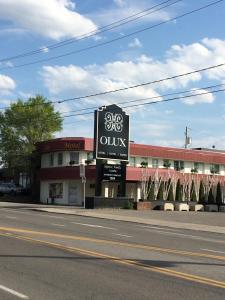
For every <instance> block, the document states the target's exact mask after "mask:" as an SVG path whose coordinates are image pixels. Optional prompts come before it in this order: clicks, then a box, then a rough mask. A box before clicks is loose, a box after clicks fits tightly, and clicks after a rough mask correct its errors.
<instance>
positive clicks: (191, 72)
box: [53, 63, 225, 103]
mask: <svg viewBox="0 0 225 300" xmlns="http://www.w3.org/2000/svg"><path fill="white" fill-rule="evenodd" d="M223 66H225V63H221V64H218V65H213V66H210V67H205V68H202V69H197V70H194V71H190V72H187V73H182V74H178V75H173V76H170V77H166V78H162V79H157V80H153V81H148V82H144V83H140V84H136V85H131V86H127V87H124V88H119V89H114V90H109V91H104V92H100V93H95V94H89V95H85V96H79V97H74V98H68V99H64V100H58V101H55V102H57V103H64V102H68V101H72V100H79V99H86V98H92V97H96V96H102V95H107V94H112V93H117V92H121V91H126V90H129V89H134V88H138V87H142V86H146V85H151V84H156V83H160V82H164V81H167V80H172V79H176V78H180V77H184V76H188V75H192V74H196V73H200V72H204V71H208V70H212V69H215V68H219V67H223ZM53 103H54V102H53Z"/></svg>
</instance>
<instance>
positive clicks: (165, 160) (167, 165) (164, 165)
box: [163, 159, 171, 169]
mask: <svg viewBox="0 0 225 300" xmlns="http://www.w3.org/2000/svg"><path fill="white" fill-rule="evenodd" d="M170 166H171V163H170V161H169V159H164V160H163V167H164V168H167V169H169V168H170Z"/></svg>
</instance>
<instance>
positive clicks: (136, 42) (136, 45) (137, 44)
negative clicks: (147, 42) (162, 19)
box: [128, 38, 142, 48]
mask: <svg viewBox="0 0 225 300" xmlns="http://www.w3.org/2000/svg"><path fill="white" fill-rule="evenodd" d="M128 47H129V48H141V47H142V43H141V42H140V40H139V39H138V38H135V39H133V41H132V42H130V43H129V44H128Z"/></svg>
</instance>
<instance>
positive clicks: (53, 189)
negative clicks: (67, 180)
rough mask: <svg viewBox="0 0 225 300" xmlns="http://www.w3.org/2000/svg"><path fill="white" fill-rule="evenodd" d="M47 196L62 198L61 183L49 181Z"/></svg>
mask: <svg viewBox="0 0 225 300" xmlns="http://www.w3.org/2000/svg"><path fill="white" fill-rule="evenodd" d="M49 197H50V198H63V184H62V183H50V184H49Z"/></svg>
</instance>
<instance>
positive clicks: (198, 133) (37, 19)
mask: <svg viewBox="0 0 225 300" xmlns="http://www.w3.org/2000/svg"><path fill="white" fill-rule="evenodd" d="M214 1H215V0H198V1H195V0H183V1H177V2H176V0H171V1H167V2H166V1H165V0H164V1H163V0H154V1H153V0H152V1H150V0H111V1H110V0H98V1H96V0H95V1H94V0H85V1H82V0H76V1H72V0H48V1H46V0H39V1H35V0H29V1H27V0H20V1H18V0H8V1H5V0H0V8H1V9H0V41H1V43H0V60H3V59H6V60H5V61H2V62H0V108H4V107H6V106H8V105H9V104H10V103H11V102H14V101H16V99H18V98H21V99H23V100H26V99H27V98H28V97H29V96H34V95H35V94H42V95H44V96H45V97H47V98H48V99H49V100H53V101H55V100H60V99H67V98H71V97H78V96H83V95H88V94H93V93H100V92H103V91H108V90H113V89H118V88H122V87H126V86H132V85H136V84H140V83H143V82H149V81H153V80H157V79H161V78H165V77H169V76H173V75H177V74H181V73H186V72H190V71H193V70H196V69H201V68H204V67H208V66H211V65H217V64H220V63H224V62H225V31H224V28H225V1H221V2H220V3H218V4H216V5H214V6H211V7H209V8H207V9H204V10H202V11H199V12H197V13H194V14H191V15H189V16H186V17H184V18H180V19H178V20H176V21H171V22H168V23H166V24H163V25H161V26H158V27H156V28H153V29H151V30H146V31H145V32H142V33H140V34H137V35H133V36H130V37H128V38H123V39H121V40H119V41H116V42H113V43H109V44H108V45H105V46H100V47H96V48H94V49H90V50H88V51H83V52H81V53H76V54H72V55H68V56H64V57H63V58H60V59H54V60H49V61H45V62H42V63H38V64H33V65H29V66H25V67H18V65H22V64H26V63H29V62H34V61H37V60H41V59H47V58H51V57H52V56H57V55H64V54H65V53H68V52H71V51H76V50H79V49H83V48H87V47H90V46H93V45H98V44H99V43H104V42H108V41H110V40H112V39H116V38H118V37H123V36H124V35H127V34H130V33H132V32H134V31H137V30H140V29H143V28H146V27H149V26H151V25H154V24H157V23H160V22H163V21H166V20H169V19H171V18H174V17H176V16H178V15H182V14H184V13H186V12H188V11H192V10H194V9H197V8H199V7H201V6H204V5H206V4H209V3H212V2H214ZM162 2H165V3H164V4H163V5H169V4H171V5H170V6H169V7H167V8H164V9H161V10H158V11H155V12H152V13H151V14H149V15H146V16H145V17H142V18H140V19H138V20H136V21H134V22H130V23H128V24H126V25H123V26H120V27H117V28H114V29H112V30H109V31H107V32H103V33H101V32H98V33H97V34H96V35H95V36H92V37H89V38H86V39H83V40H81V41H78V40H77V39H78V38H79V36H81V35H83V34H87V33H89V32H93V31H96V30H99V28H101V27H103V26H106V25H108V24H111V23H113V22H116V21H118V20H121V19H124V18H127V17H130V16H132V15H134V14H137V13H139V12H141V11H143V10H146V9H148V8H150V7H152V6H154V5H157V4H159V3H162ZM175 2H176V3H175ZM173 3H174V4H173ZM159 7H160V6H159ZM159 7H158V8H159ZM71 38H73V43H71V44H68V45H66V46H63V47H58V48H57V49H54V50H53V49H50V47H49V45H52V44H55V43H58V42H62V41H65V40H68V39H71ZM40 49H42V51H41V53H38V54H36V55H32V56H25V57H23V58H20V59H12V57H13V56H16V55H18V54H23V53H27V52H29V51H32V50H40ZM217 84H225V68H224V67H220V68H217V69H214V70H211V71H207V72H204V73H201V74H193V75H191V76H186V77H182V78H178V79H176V80H175V79H174V80H170V81H165V82H162V83H160V84H154V85H147V86H145V87H141V88H136V89H131V90H127V91H124V92H120V93H113V94H108V95H105V96H98V97H94V98H87V99H82V100H74V101H69V102H65V103H63V104H56V109H57V110H58V111H60V112H61V113H62V116H66V115H69V114H71V113H70V112H71V111H74V110H78V109H83V108H89V107H92V106H101V105H107V104H111V103H118V102H121V101H132V100H136V99H142V98H147V97H154V96H160V95H163V94H168V93H176V92H182V91H183V90H192V89H196V88H203V87H206V86H210V85H217ZM219 88H221V89H222V88H225V86H221V87H219ZM207 91H208V90H207ZM202 92H204V90H203V91H202ZM193 93H194V92H193ZM224 96H225V94H224V92H220V93H216V94H212V93H209V94H207V95H204V96H195V97H192V98H188V99H186V100H184V99H183V100H176V101H172V102H168V103H166V102H162V103H159V104H155V105H148V106H140V107H133V108H127V109H126V111H127V112H128V113H129V114H130V116H131V134H130V136H131V139H132V140H134V141H135V142H137V143H146V144H152V145H162V146H175V147H183V145H184V131H185V127H186V126H188V127H189V128H190V131H189V133H190V136H191V137H192V144H191V147H212V145H215V146H216V148H217V149H225V131H224V129H225V126H224V125H225V102H224ZM162 99H163V98H159V99H158V100H162ZM149 101H151V100H148V102H149ZM139 103H141V102H139ZM142 103H143V101H142ZM56 136H57V137H60V136H86V137H92V136H93V116H92V114H90V115H83V116H77V117H68V118H65V119H64V126H63V130H62V131H61V132H59V133H57V135H56Z"/></svg>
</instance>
